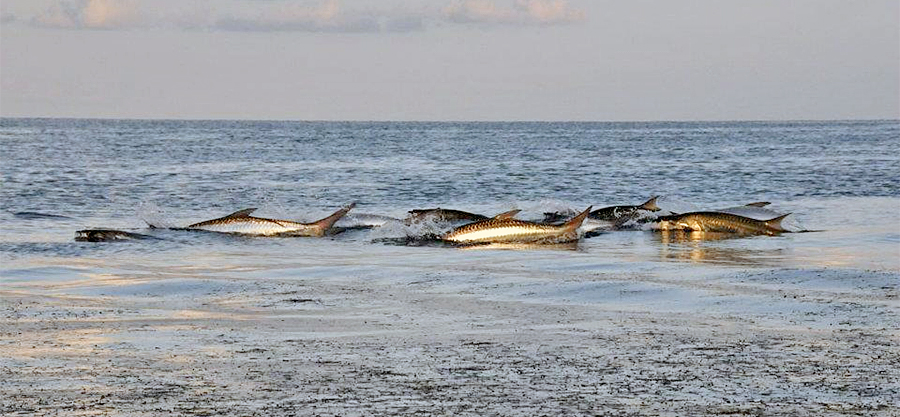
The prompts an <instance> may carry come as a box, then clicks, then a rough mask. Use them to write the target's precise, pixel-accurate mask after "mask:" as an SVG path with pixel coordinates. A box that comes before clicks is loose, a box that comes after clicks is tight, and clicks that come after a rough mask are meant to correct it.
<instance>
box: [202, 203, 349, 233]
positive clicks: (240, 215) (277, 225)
mask: <svg viewBox="0 0 900 417" xmlns="http://www.w3.org/2000/svg"><path fill="white" fill-rule="evenodd" d="M355 205H356V204H355V203H352V204H350V205H348V206H347V207H344V208H342V209H340V210H338V211H336V212H334V214H332V215H330V216H328V217H326V218H324V219H322V220H318V221H315V222H312V223H299V222H295V221H291V220H277V219H264V218H261V217H253V216H251V215H250V213H252V212H253V211H255V210H256V209H255V208H249V209H244V210H239V211H236V212H234V213H231V214H229V215H227V216H225V217H220V218H218V219H212V220H207V221H203V222H200V223H194V224H192V225H190V226H188V227H187V228H188V229H195V230H207V231H211V232H220V233H238V234H244V235H256V236H324V235H325V233H326V232H328V230H329V229H330V228H331V226H333V225H334V223H335V222H337V221H338V220H339V219H340V218H341V217H344V215H345V214H347V212H348V211H350V209H352V208H353V207H354V206H355Z"/></svg>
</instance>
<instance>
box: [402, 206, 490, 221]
mask: <svg viewBox="0 0 900 417" xmlns="http://www.w3.org/2000/svg"><path fill="white" fill-rule="evenodd" d="M487 219H488V217H487V216H482V215H481V214H475V213H469V212H467V211H462V210H453V209H442V208H433V209H420V210H410V211H409V217H407V221H408V222H421V221H439V222H459V221H468V222H477V221H482V220H487Z"/></svg>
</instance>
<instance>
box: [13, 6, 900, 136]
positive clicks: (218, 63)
mask: <svg viewBox="0 0 900 417" xmlns="http://www.w3.org/2000/svg"><path fill="white" fill-rule="evenodd" d="M0 116H3V117H85V118H129V119H253V120H473V121H482V120H504V121H505V120H510V121H511V120H538V121H567V120H586V121H641V120H835V119H898V118H900V2H898V1H896V0H886V1H881V0H866V1H852V0H840V1H838V0H792V1H783V0H754V1H732V0H696V1H683V0H666V1H647V0H620V1H606V0H581V1H579V0H568V1H566V0H368V1H362V0H3V1H2V2H0Z"/></svg>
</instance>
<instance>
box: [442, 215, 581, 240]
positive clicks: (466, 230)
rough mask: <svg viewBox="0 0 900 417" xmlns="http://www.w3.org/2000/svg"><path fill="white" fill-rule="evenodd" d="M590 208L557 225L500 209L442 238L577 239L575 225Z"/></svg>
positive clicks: (579, 224)
mask: <svg viewBox="0 0 900 417" xmlns="http://www.w3.org/2000/svg"><path fill="white" fill-rule="evenodd" d="M590 211H591V208H590V207H588V209H587V210H585V211H583V212H581V213H580V214H578V215H577V216H575V217H574V218H572V219H571V220H569V221H567V222H566V223H564V224H562V225H559V226H556V225H549V224H543V223H535V222H529V221H525V220H518V219H515V218H513V217H512V216H514V215H515V213H513V214H512V215H509V213H511V212H507V213H501V214H500V215H498V216H495V217H493V218H490V219H487V220H482V221H478V222H474V223H469V224H467V225H464V226H460V227H457V228H456V229H453V230H451V231H450V232H448V233H446V234H444V235H443V236H442V237H441V239H442V240H445V241H449V242H456V243H466V244H479V243H566V242H574V241H577V240H578V239H579V237H580V235H579V232H578V228H579V227H580V226H581V223H583V222H584V219H585V218H587V216H588V213H590Z"/></svg>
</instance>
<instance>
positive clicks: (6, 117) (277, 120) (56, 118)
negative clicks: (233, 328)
mask: <svg viewBox="0 0 900 417" xmlns="http://www.w3.org/2000/svg"><path fill="white" fill-rule="evenodd" d="M2 119H20V120H21V119H39V120H95V121H146V122H151V121H158V122H295V123H734V122H743V123H815V122H888V121H894V122H900V117H898V118H895V119H890V118H863V119H815V118H809V119H669V120H661V119H631V120H587V119H569V120H526V119H515V120H499V119H497V120H464V119H445V120H425V119H422V120H414V119H408V120H399V119H395V120H389V119H368V120H367V119H277V118H273V119H253V118H237V119H228V118H166V117H147V118H142V117H72V116H3V115H0V120H2Z"/></svg>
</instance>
